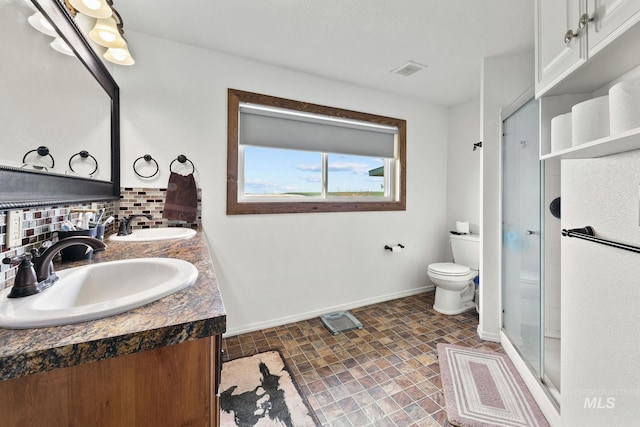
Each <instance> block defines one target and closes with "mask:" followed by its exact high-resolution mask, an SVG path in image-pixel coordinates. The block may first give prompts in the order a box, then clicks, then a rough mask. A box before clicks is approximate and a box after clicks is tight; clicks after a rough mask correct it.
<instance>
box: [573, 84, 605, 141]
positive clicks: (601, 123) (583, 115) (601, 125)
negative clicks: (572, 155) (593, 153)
mask: <svg viewBox="0 0 640 427" xmlns="http://www.w3.org/2000/svg"><path fill="white" fill-rule="evenodd" d="M571 116H572V117H571V145H579V144H583V143H585V142H589V141H593V140H595V139H599V138H604V137H605V136H609V134H610V132H609V95H605V96H600V97H598V98H593V99H590V100H588V101H584V102H581V103H579V104H576V105H574V106H573V108H572V109H571Z"/></svg>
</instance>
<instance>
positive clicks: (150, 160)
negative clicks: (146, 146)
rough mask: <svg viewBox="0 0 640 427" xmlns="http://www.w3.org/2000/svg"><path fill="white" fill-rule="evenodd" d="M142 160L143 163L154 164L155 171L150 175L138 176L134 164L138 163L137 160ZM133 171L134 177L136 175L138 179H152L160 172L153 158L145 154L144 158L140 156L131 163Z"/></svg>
mask: <svg viewBox="0 0 640 427" xmlns="http://www.w3.org/2000/svg"><path fill="white" fill-rule="evenodd" d="M141 159H144V161H145V162H147V163H149V162H153V163H155V164H156V171H155V172H154V173H152V174H151V175H140V173H139V172H138V170H137V169H136V163H138V161H139V160H141ZM133 171H134V172H135V173H136V175H138V176H139V177H140V178H153V177H154V176H156V175H157V174H158V172H159V171H160V165H158V162H157V161H156V159H154V158H153V157H151V154H145V155H144V156H140V157H138V158H137V159H135V160H134V161H133Z"/></svg>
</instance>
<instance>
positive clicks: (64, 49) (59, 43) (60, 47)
mask: <svg viewBox="0 0 640 427" xmlns="http://www.w3.org/2000/svg"><path fill="white" fill-rule="evenodd" d="M49 45H50V46H51V47H52V48H54V49H55V50H57V51H58V52H60V53H64V54H65V55H69V56H76V54H75V53H74V52H73V50H71V48H70V47H69V45H68V44H67V43H66V42H65V41H64V40H62V39H61V38H60V37H56V38H55V39H54V40H53V41H52V42H51V43H49Z"/></svg>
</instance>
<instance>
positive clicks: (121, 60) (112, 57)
mask: <svg viewBox="0 0 640 427" xmlns="http://www.w3.org/2000/svg"><path fill="white" fill-rule="evenodd" d="M103 56H104V59H106V60H107V61H109V62H113V63H114V64H118V65H133V64H135V62H136V61H134V60H133V58H132V57H131V54H130V53H129V49H128V48H127V46H126V44H125V46H124V47H110V48H109V49H107V51H106V52H105V53H104V55H103Z"/></svg>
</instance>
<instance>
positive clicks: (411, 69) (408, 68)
mask: <svg viewBox="0 0 640 427" xmlns="http://www.w3.org/2000/svg"><path fill="white" fill-rule="evenodd" d="M424 68H427V66H426V65H423V64H418V63H417V62H413V61H408V62H407V63H405V64H404V65H402V66H400V67H398V68H396V69H395V70H392V71H391V72H392V73H394V74H400V75H401V76H405V77H409V76H411V75H413V74H415V73H417V72H418V71H420V70H422V69H424Z"/></svg>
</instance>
